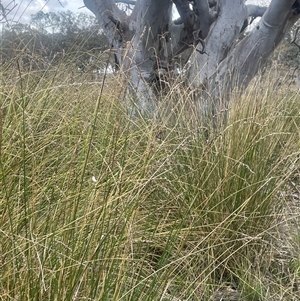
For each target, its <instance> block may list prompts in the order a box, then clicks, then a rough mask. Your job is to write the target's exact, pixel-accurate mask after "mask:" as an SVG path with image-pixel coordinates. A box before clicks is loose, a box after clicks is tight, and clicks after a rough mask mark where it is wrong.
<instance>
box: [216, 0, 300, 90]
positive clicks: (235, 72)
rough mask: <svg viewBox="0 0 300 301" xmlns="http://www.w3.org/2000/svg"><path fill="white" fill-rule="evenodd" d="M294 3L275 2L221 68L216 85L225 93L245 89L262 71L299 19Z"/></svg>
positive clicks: (219, 68)
mask: <svg viewBox="0 0 300 301" xmlns="http://www.w3.org/2000/svg"><path fill="white" fill-rule="evenodd" d="M294 3H295V1H293V0H285V1H282V0H273V1H272V2H271V4H270V6H269V7H268V9H267V10H266V12H265V14H264V15H263V17H262V18H261V20H260V22H259V23H258V25H257V26H256V27H255V28H254V29H253V30H252V31H251V33H250V34H249V35H248V36H247V37H246V38H245V39H244V40H242V41H241V42H240V43H239V44H237V46H236V47H235V49H233V51H232V52H231V53H230V54H229V55H228V56H227V57H226V59H225V60H224V61H223V62H222V63H221V64H220V66H219V67H218V70H217V72H216V73H215V75H216V76H215V83H218V84H220V85H221V86H223V88H222V90H223V93H224V92H227V91H228V88H229V91H230V90H231V89H232V88H234V87H235V86H237V87H239V88H240V89H245V88H246V87H247V86H248V84H249V82H250V81H251V80H252V78H253V77H254V76H255V75H256V74H257V72H258V70H259V68H260V67H261V66H262V65H263V64H264V62H265V61H266V60H267V58H268V57H269V56H270V54H271V53H272V52H273V51H274V49H275V48H276V47H277V46H278V44H279V43H280V42H281V41H282V39H283V38H284V36H285V34H286V33H287V32H288V31H289V30H290V28H291V27H292V25H293V24H294V23H295V22H296V21H297V19H299V14H297V13H295V12H293V10H292V6H293V4H294Z"/></svg>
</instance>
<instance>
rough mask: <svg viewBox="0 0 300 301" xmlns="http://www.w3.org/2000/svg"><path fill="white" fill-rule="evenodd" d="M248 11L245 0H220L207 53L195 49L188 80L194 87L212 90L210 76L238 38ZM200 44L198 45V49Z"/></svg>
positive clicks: (208, 38)
mask: <svg viewBox="0 0 300 301" xmlns="http://www.w3.org/2000/svg"><path fill="white" fill-rule="evenodd" d="M247 17H248V12H247V8H246V5H245V3H244V1H241V0H223V1H221V2H220V11H219V17H218V19H217V20H216V22H215V23H214V24H213V26H212V28H211V31H210V33H209V34H208V36H207V38H206V40H205V44H206V53H205V54H201V53H200V52H199V51H194V52H193V54H192V56H191V58H190V62H191V67H190V69H189V71H188V80H189V83H190V84H191V85H192V87H193V88H198V87H201V88H203V87H205V88H206V89H207V90H208V91H209V90H210V84H211V83H210V78H211V76H212V75H213V74H214V73H215V72H216V70H217V68H218V65H219V64H220V62H222V61H223V60H224V59H225V58H226V56H227V54H228V53H229V51H230V49H231V47H232V45H233V43H234V42H235V40H236V39H237V38H238V36H239V34H240V31H241V28H242V26H243V24H244V21H245V19H247ZM199 47H200V46H198V50H201V49H199Z"/></svg>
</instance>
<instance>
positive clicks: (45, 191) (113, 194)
mask: <svg viewBox="0 0 300 301" xmlns="http://www.w3.org/2000/svg"><path fill="white" fill-rule="evenodd" d="M20 55H22V54H20ZM18 61H19V58H18V57H16V58H15V59H12V60H11V61H10V62H8V63H7V64H6V65H5V66H2V67H3V75H4V76H3V77H2V80H1V90H0V108H1V117H0V119H1V123H0V124H1V131H0V133H1V136H0V137H1V139H0V185H1V186H0V187H1V188H0V213H1V214H0V254H1V256H0V258H1V264H0V296H1V298H0V299H1V300H20V301H21V300H143V301H144V300H149V301H152V300H165V301H167V300H169V301H175V300H176V301H179V300H180V301H183V300H191V301H193V300H201V301H209V300H212V301H217V300H218V301H220V300H224V301H225V300H226V301H227V300H245V301H277V300H278V301H279V300H284V301H290V300H291V301H292V300H295V301H296V300H299V299H300V288H299V285H300V282H299V281H300V255H299V249H300V232H299V155H300V128H299V127H300V96H299V92H297V91H296V89H293V88H292V87H287V86H285V85H284V84H282V85H281V86H279V87H277V86H276V87H275V86H274V81H273V80H272V79H270V78H271V76H270V78H269V79H267V76H265V78H264V80H263V81H259V80H257V81H256V82H254V83H253V84H252V86H251V87H250V88H249V89H248V90H247V92H245V93H244V94H243V95H242V96H235V95H232V100H231V105H230V107H231V108H230V110H229V111H228V112H221V113H220V115H218V116H212V118H213V119H214V120H213V122H212V124H214V126H213V127H210V126H209V124H210V123H209V122H207V121H206V122H205V123H204V122H203V121H201V118H200V117H199V114H198V113H197V109H196V107H195V103H194V101H193V100H192V99H191V98H190V95H189V94H188V92H185V91H183V90H182V89H181V88H180V87H179V86H178V85H177V84H176V83H174V86H172V87H171V89H170V91H169V92H168V93H167V95H166V96H165V97H164V98H163V99H162V100H161V103H160V117H159V118H157V119H151V120H147V119H144V118H142V117H140V118H139V117H137V116H134V117H132V116H130V114H129V113H128V111H127V109H126V108H128V101H130V99H129V96H128V95H126V89H124V88H123V86H122V82H121V81H120V80H119V79H118V78H117V77H116V76H115V75H112V74H104V75H103V76H102V78H101V79H99V78H97V81H95V80H94V79H93V80H92V79H91V78H90V75H85V74H84V73H80V74H77V73H76V74H77V75H76V76H75V77H74V72H73V71H72V72H71V71H70V70H71V67H70V66H71V65H72V64H71V65H70V64H69V63H70V62H69V61H67V62H64V61H62V62H61V63H60V64H58V65H56V66H55V67H53V68H51V67H48V69H46V70H42V71H37V70H32V71H31V70H30V68H29V69H28V66H27V67H26V68H27V69H26V70H23V69H22V66H21V65H20V64H18ZM132 102H134V100H132ZM223 115H225V116H223Z"/></svg>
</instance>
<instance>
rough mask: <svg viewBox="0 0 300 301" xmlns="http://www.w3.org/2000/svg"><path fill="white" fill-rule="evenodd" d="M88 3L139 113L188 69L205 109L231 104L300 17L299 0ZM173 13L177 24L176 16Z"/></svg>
mask: <svg viewBox="0 0 300 301" xmlns="http://www.w3.org/2000/svg"><path fill="white" fill-rule="evenodd" d="M120 2H121V4H120ZM84 3H85V5H86V7H87V8H88V9H90V10H91V11H92V12H93V13H94V14H95V16H96V17H97V19H98V22H99V24H100V26H101V28H102V30H103V31H104V33H105V35H106V36H107V37H108V39H109V42H110V45H111V47H112V50H113V52H114V56H115V61H116V65H117V66H118V68H119V70H120V72H122V74H124V76H125V77H126V78H127V79H128V81H129V85H130V87H131V90H132V91H134V92H135V93H136V95H137V97H136V99H137V105H138V107H139V108H140V110H141V111H142V112H144V113H150V114H151V113H153V112H154V111H155V109H156V101H157V95H159V94H160V92H161V91H160V89H161V87H162V86H163V85H162V82H165V81H167V80H169V79H172V78H174V77H175V76H176V70H178V64H179V65H180V67H181V68H185V74H186V78H185V85H186V84H188V85H189V86H190V87H192V88H193V89H194V91H201V92H202V95H204V97H198V98H199V99H202V101H203V104H201V105H202V106H203V108H204V109H205V108H206V107H207V106H208V105H209V103H213V100H215V99H222V98H223V99H225V100H226V99H228V97H227V96H228V92H230V91H231V90H232V89H233V88H234V87H238V88H240V89H244V88H246V87H247V85H248V84H249V82H250V81H251V79H252V78H253V77H254V76H255V74H257V72H258V71H259V68H261V67H262V66H263V64H264V62H266V60H267V58H268V57H269V56H270V54H271V53H272V52H273V51H274V49H275V48H276V46H277V45H278V44H279V43H280V41H281V40H282V39H283V37H284V36H285V34H286V33H287V32H288V31H289V30H290V28H291V27H292V25H293V24H294V23H295V22H296V21H297V20H298V19H299V16H300V0H272V1H271V3H270V4H269V5H268V6H267V7H261V6H258V5H247V4H246V0H194V1H190V0H173V1H171V0H136V1H133V0H118V1H116V0H84ZM126 6H127V7H128V6H129V7H130V10H128V9H125V7H126ZM173 7H175V8H176V9H177V12H178V15H179V16H180V17H179V18H178V19H174V18H172V9H173ZM257 17H261V19H260V20H259V22H258V23H257V24H256V25H255V26H252V27H250V28H249V24H250V23H251V22H252V21H253V20H254V19H255V18H257ZM245 32H247V33H246V34H245ZM186 63H188V64H186ZM203 92H204V93H203ZM203 99H204V100H203ZM213 106H215V104H214V105H213Z"/></svg>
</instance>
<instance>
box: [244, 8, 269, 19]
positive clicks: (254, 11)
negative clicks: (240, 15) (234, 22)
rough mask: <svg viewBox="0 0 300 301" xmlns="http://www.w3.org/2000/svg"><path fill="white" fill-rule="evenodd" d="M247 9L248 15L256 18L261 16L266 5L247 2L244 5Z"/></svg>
mask: <svg viewBox="0 0 300 301" xmlns="http://www.w3.org/2000/svg"><path fill="white" fill-rule="evenodd" d="M246 7H247V10H248V17H252V18H254V19H255V18H257V17H262V16H263V14H264V13H265V12H266V10H267V7H265V6H259V5H253V4H249V5H247V6H246Z"/></svg>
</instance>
